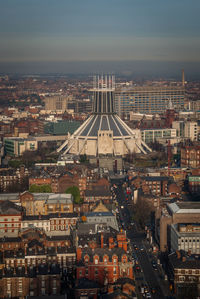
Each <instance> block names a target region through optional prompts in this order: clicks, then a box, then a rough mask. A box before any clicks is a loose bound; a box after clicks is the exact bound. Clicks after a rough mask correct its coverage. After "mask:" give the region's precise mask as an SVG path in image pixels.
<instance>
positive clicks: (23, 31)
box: [0, 0, 200, 72]
mask: <svg viewBox="0 0 200 299" xmlns="http://www.w3.org/2000/svg"><path fill="white" fill-rule="evenodd" d="M199 11H200V1H199V0H190V1H188V0H182V1H181V0H165V1H164V0H101V1H97V0H0V72H1V69H2V70H6V68H7V69H8V70H9V69H12V68H13V69H15V70H16V71H17V69H20V68H21V69H22V70H23V69H26V68H29V70H30V71H31V68H32V69H33V70H35V71H36V70H37V69H38V70H39V69H41V70H44V68H47V70H51V69H53V68H54V69H55V70H56V71H59V70H62V71H64V70H65V67H64V66H66V68H68V70H69V71H70V70H73V65H74V68H75V69H76V71H78V64H79V63H80V66H82V68H85V67H86V66H87V65H88V67H90V68H91V69H92V68H95V67H96V68H98V67H99V68H101V62H102V66H103V65H104V68H105V67H106V65H107V64H106V62H108V63H109V65H110V63H111V62H113V64H111V65H110V67H111V68H112V67H113V68H114V69H115V68H116V67H118V69H120V68H121V66H122V65H123V64H122V62H124V61H127V62H128V61H129V62H130V64H129V63H128V65H127V64H126V65H127V67H126V68H125V69H124V72H130V71H131V67H130V66H131V65H132V66H133V67H134V64H133V62H134V63H136V64H137V65H138V62H141V63H143V64H144V63H145V62H151V63H152V62H155V65H159V63H160V65H163V66H164V67H165V68H166V66H167V62H170V63H171V64H169V65H170V68H172V66H173V62H174V63H175V64H177V65H180V66H181V65H182V66H183V67H184V66H185V65H186V67H187V66H188V65H189V66H190V68H191V69H193V68H194V69H195V66H196V68H197V65H198V66H199V65H200V18H199ZM95 62H98V64H97V63H96V64H95ZM92 65H93V67H92ZM150 65H151V67H152V64H150ZM192 66H193V67H192ZM138 68H139V66H138ZM80 70H81V67H80Z"/></svg>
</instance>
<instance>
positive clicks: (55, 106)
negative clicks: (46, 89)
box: [44, 95, 68, 112]
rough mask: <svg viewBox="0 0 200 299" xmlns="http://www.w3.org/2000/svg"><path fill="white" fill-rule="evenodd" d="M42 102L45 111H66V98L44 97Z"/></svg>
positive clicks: (58, 96) (59, 96)
mask: <svg viewBox="0 0 200 299" xmlns="http://www.w3.org/2000/svg"><path fill="white" fill-rule="evenodd" d="M44 102H45V110H52V111H56V110H60V111H63V112H64V111H66V110H67V103H68V97H64V96H61V95H55V96H51V97H46V98H45V100H44Z"/></svg>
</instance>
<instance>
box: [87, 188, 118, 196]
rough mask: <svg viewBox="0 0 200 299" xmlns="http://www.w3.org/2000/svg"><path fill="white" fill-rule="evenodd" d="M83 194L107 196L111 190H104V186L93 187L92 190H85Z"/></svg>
mask: <svg viewBox="0 0 200 299" xmlns="http://www.w3.org/2000/svg"><path fill="white" fill-rule="evenodd" d="M85 196H86V197H87V196H88V197H89V196H90V197H94V196H96V197H99V196H102V197H103V196H106V197H108V196H112V195H111V192H110V190H106V189H104V188H101V189H93V190H88V189H87V190H85Z"/></svg>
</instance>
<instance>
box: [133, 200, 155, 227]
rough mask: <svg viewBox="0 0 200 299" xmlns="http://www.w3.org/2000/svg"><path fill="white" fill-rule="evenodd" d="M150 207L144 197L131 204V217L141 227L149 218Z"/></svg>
mask: <svg viewBox="0 0 200 299" xmlns="http://www.w3.org/2000/svg"><path fill="white" fill-rule="evenodd" d="M151 212H152V209H151V205H150V204H149V202H148V201H147V200H145V199H142V198H139V199H138V200H137V202H136V204H135V205H134V206H133V214H132V218H133V219H134V220H135V222H137V223H138V224H139V225H140V226H141V228H144V227H145V225H146V223H147V222H148V220H149V219H150V215H151Z"/></svg>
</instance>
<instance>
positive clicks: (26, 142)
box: [4, 137, 38, 157]
mask: <svg viewBox="0 0 200 299" xmlns="http://www.w3.org/2000/svg"><path fill="white" fill-rule="evenodd" d="M4 148H5V153H6V154H7V155H8V156H15V157H18V156H21V155H22V154H23V153H24V152H25V151H36V150H37V149H38V142H37V141H36V140H35V139H34V138H32V137H28V138H22V137H6V138H5V139H4Z"/></svg>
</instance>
